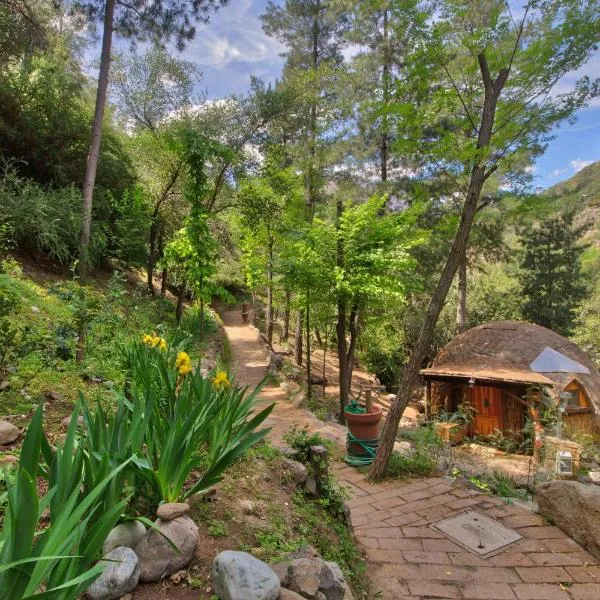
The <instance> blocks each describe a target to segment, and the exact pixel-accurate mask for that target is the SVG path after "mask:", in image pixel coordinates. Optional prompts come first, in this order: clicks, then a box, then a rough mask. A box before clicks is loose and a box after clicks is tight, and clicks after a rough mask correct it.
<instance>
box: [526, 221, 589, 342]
mask: <svg viewBox="0 0 600 600" xmlns="http://www.w3.org/2000/svg"><path fill="white" fill-rule="evenodd" d="M580 234H581V230H579V229H577V228H574V227H573V216H572V215H562V216H559V217H553V218H550V219H547V220H546V221H543V222H542V223H540V224H539V225H538V226H537V227H532V228H529V229H527V230H525V231H522V232H521V235H520V242H521V244H522V246H523V257H522V260H521V265H520V266H521V272H520V273H519V281H520V283H521V289H522V292H523V300H524V303H523V316H524V317H525V318H526V319H527V320H528V321H533V322H534V323H537V324H538V325H543V326H544V327H548V328H549V329H553V330H554V331H556V332H558V333H561V334H563V335H567V334H569V333H570V332H571V328H572V327H573V322H574V320H575V312H576V309H577V307H578V306H579V304H580V303H581V301H582V300H583V298H584V297H585V292H586V289H585V285H584V282H583V275H582V271H581V255H582V253H583V250H584V246H583V245H581V244H580V243H579V242H578V240H579V237H580Z"/></svg>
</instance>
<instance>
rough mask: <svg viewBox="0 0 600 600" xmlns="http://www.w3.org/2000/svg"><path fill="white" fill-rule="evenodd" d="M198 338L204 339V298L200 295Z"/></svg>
mask: <svg viewBox="0 0 600 600" xmlns="http://www.w3.org/2000/svg"><path fill="white" fill-rule="evenodd" d="M200 339H201V340H203V339H204V300H203V298H202V296H200Z"/></svg>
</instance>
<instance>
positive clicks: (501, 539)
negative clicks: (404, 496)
mask: <svg viewBox="0 0 600 600" xmlns="http://www.w3.org/2000/svg"><path fill="white" fill-rule="evenodd" d="M432 527H433V528H434V529H437V530H438V531H441V532H442V533H443V534H445V535H447V536H448V537H449V538H450V539H451V540H452V541H454V542H456V543H457V544H460V545H461V546H462V547H463V548H466V549H467V550H470V551H471V552H474V553H475V554H477V555H478V556H482V557H484V558H485V557H487V556H491V555H492V554H494V553H497V552H499V551H501V550H503V549H504V548H505V547H506V546H509V545H510V544H513V543H514V542H516V541H517V540H520V539H521V536H520V535H519V534H518V533H517V532H516V531H515V530H514V529H509V528H508V527H504V525H501V524H500V523H498V521H494V519H490V518H489V517H486V516H485V515H482V514H481V513H478V512H476V511H474V510H472V511H469V512H466V513H462V514H460V515H457V516H455V517H451V518H449V519H443V520H442V521H438V522H437V523H434V524H433V525H432Z"/></svg>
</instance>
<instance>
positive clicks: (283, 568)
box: [270, 561, 290, 588]
mask: <svg viewBox="0 0 600 600" xmlns="http://www.w3.org/2000/svg"><path fill="white" fill-rule="evenodd" d="M289 564H290V563H289V562H287V561H284V562H278V563H275V564H273V565H270V566H271V569H272V571H273V573H275V575H277V577H278V579H279V585H280V586H281V587H282V588H284V587H286V586H287V584H288V583H289V581H290V575H289V572H288V569H289Z"/></svg>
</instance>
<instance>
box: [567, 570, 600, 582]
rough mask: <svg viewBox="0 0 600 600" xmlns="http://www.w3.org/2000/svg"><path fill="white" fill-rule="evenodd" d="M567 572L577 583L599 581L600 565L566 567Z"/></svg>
mask: <svg viewBox="0 0 600 600" xmlns="http://www.w3.org/2000/svg"><path fill="white" fill-rule="evenodd" d="M567 572H568V573H569V575H571V577H572V578H573V579H574V580H575V581H576V582H577V583H600V566H588V567H567Z"/></svg>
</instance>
